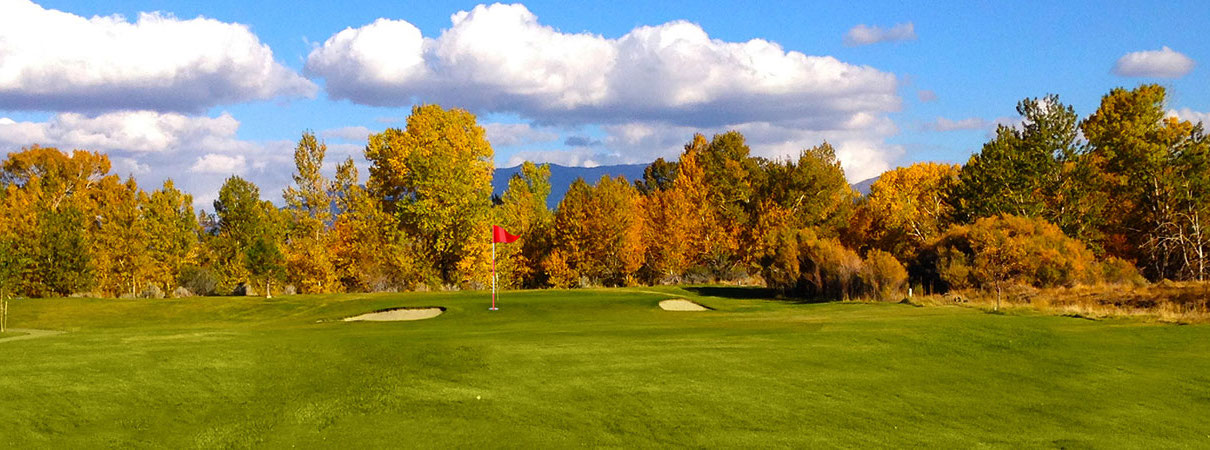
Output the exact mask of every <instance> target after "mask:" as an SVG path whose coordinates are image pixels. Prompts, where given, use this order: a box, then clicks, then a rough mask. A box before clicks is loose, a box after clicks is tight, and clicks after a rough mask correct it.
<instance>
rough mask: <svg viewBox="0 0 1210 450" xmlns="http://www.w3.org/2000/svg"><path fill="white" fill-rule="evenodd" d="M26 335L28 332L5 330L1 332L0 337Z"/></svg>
mask: <svg viewBox="0 0 1210 450" xmlns="http://www.w3.org/2000/svg"><path fill="white" fill-rule="evenodd" d="M25 335H26V333H22V332H19V331H4V332H0V339H4V338H11V337H17V336H25Z"/></svg>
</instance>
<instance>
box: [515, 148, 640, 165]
mask: <svg viewBox="0 0 1210 450" xmlns="http://www.w3.org/2000/svg"><path fill="white" fill-rule="evenodd" d="M525 161H532V162H535V163H538V164H541V163H551V164H558V165H560V166H568V167H597V166H602V165H613V164H630V163H635V162H638V161H633V160H630V159H626V158H624V157H622V156H621V155H618V154H608V153H599V152H595V151H593V150H589V149H586V148H581V149H573V150H530V151H521V152H517V153H516V154H514V155H513V156H512V157H510V158H509V159H508V162H507V163H506V164H505V165H504V166H503V167H513V166H516V165H518V164H521V163H523V162H525Z"/></svg>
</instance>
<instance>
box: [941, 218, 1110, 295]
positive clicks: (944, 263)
mask: <svg viewBox="0 0 1210 450" xmlns="http://www.w3.org/2000/svg"><path fill="white" fill-rule="evenodd" d="M926 253H929V255H927V256H926V257H925V258H924V260H928V261H932V262H933V263H934V264H935V270H934V273H935V274H936V276H937V277H938V278H940V281H942V282H943V283H944V284H945V285H946V286H947V287H949V288H957V289H961V288H967V287H976V288H983V289H988V288H994V287H999V286H1000V285H1001V284H1023V285H1029V286H1034V287H1056V286H1074V285H1077V284H1092V283H1097V282H1099V281H1100V280H1102V279H1103V277H1104V272H1105V270H1106V269H1105V268H1104V266H1103V265H1102V264H1099V263H1098V262H1097V261H1096V256H1095V255H1093V253H1092V251H1091V250H1089V249H1088V247H1087V246H1085V245H1084V244H1083V243H1082V242H1080V241H1077V240H1075V239H1072V238H1070V237H1067V236H1066V235H1064V234H1063V232H1062V231H1061V230H1059V227H1057V226H1055V225H1053V224H1051V223H1049V222H1046V221H1045V220H1042V219H1034V218H1026V217H1018V216H1011V215H1000V216H996V217H985V218H981V219H979V220H977V221H975V223H974V224H971V225H965V226H954V227H951V228H950V229H949V230H947V231H946V232H945V233H944V234H942V235H941V237H940V238H938V239H937V241H936V242H934V243H933V244H932V245H931V246H930V248H928V249H927V250H926ZM1114 264H1115V266H1114V267H1115V269H1114V270H1120V271H1127V269H1125V268H1122V267H1121V263H1114ZM1123 273H1125V272H1123ZM922 281H924V282H926V283H927V282H928V281H930V280H922Z"/></svg>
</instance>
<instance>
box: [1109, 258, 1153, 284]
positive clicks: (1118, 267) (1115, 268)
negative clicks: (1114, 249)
mask: <svg viewBox="0 0 1210 450" xmlns="http://www.w3.org/2000/svg"><path fill="white" fill-rule="evenodd" d="M1101 276H1102V279H1103V280H1104V282H1105V283H1108V284H1118V285H1124V286H1134V287H1140V286H1144V285H1146V284H1147V279H1146V278H1143V274H1141V273H1139V269H1138V268H1137V267H1135V266H1134V264H1131V263H1130V262H1129V261H1126V260H1124V259H1121V258H1118V257H1116V256H1110V257H1109V259H1107V260H1105V261H1104V262H1102V263H1101Z"/></svg>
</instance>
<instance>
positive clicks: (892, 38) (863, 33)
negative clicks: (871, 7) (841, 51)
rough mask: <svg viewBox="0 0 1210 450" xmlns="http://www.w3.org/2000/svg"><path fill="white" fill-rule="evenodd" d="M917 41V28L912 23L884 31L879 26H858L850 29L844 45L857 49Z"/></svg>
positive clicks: (846, 34) (898, 25) (845, 36)
mask: <svg viewBox="0 0 1210 450" xmlns="http://www.w3.org/2000/svg"><path fill="white" fill-rule="evenodd" d="M914 40H916V26H915V25H912V23H911V22H907V23H901V24H896V25H895V26H893V27H891V28H887V29H884V28H882V27H879V26H877V25H873V26H869V25H865V24H862V25H858V26H855V27H853V28H850V29H849V32H848V33H845V35H844V45H847V46H849V47H856V46H859V45H870V44H877V43H880V42H898V41H914Z"/></svg>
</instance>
